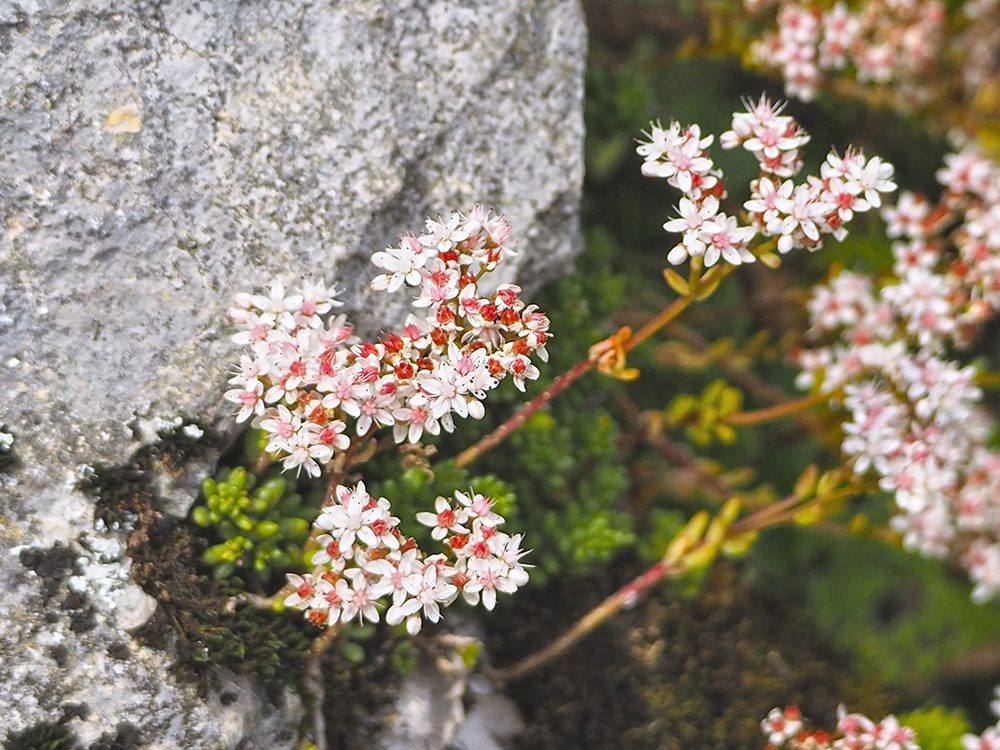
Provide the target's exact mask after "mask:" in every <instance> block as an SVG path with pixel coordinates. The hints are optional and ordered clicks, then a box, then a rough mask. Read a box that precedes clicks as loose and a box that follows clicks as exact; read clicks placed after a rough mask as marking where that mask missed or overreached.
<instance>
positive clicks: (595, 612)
mask: <svg viewBox="0 0 1000 750" xmlns="http://www.w3.org/2000/svg"><path fill="white" fill-rule="evenodd" d="M862 489H864V484H863V482H855V483H853V484H851V485H848V486H847V487H843V488H841V489H839V490H834V491H832V492H829V493H827V494H826V495H824V496H822V497H821V498H815V500H818V501H820V502H828V501H832V500H835V499H840V498H841V497H844V496H845V495H850V494H855V493H857V492H859V491H860V490H862ZM800 502H802V499H801V498H800V497H798V496H797V495H789V496H788V497H786V498H783V499H782V500H779V501H778V502H776V503H774V504H773V505H769V506H768V507H766V508H763V509H761V510H759V511H757V512H756V513H754V514H752V515H750V516H747V517H746V518H744V519H742V520H741V521H737V522H736V523H734V524H733V525H732V526H730V527H729V529H728V530H727V532H726V538H732V537H735V536H738V535H739V534H742V533H744V532H747V531H761V530H763V529H766V528H769V527H771V526H778V525H780V524H783V523H787V522H788V521H790V520H791V519H792V517H791V515H790V514H789V513H788V512H787V511H790V510H791V509H792V508H794V507H795V506H796V505H798V504H799V503H800ZM706 543H707V542H706V541H705V540H704V539H702V540H701V541H699V542H698V543H697V544H695V545H693V546H692V548H691V550H692V551H694V550H697V549H698V548H700V547H702V546H704V545H705V544H706ZM686 569H687V568H686V566H685V565H684V564H683V562H681V563H675V564H673V565H670V564H668V563H667V561H666V560H660V561H659V562H658V563H656V565H654V566H653V567H651V568H650V569H649V570H647V571H646V572H645V573H643V574H642V575H640V576H639V577H637V578H635V579H633V580H632V581H631V582H629V583H627V584H626V585H625V586H623V587H622V588H620V589H618V591H616V592H615V593H613V594H612V595H611V596H609V597H608V598H607V599H605V600H604V601H603V602H601V603H600V604H598V605H597V606H596V607H594V608H593V609H592V610H590V611H589V612H588V613H587V614H585V615H584V616H583V617H581V618H580V619H579V620H577V621H576V623H575V624H574V625H573V626H572V627H570V629H569V630H567V631H566V632H565V633H563V635H561V636H560V637H559V638H557V639H556V640H555V641H553V642H552V643H550V644H549V645H548V646H545V647H544V648H542V649H540V650H539V651H536V652H535V653H533V654H530V655H529V656H527V657H525V658H524V659H522V660H521V661H519V662H517V663H515V664H513V665H511V666H509V667H506V668H504V669H498V670H492V671H490V672H489V673H488V674H489V677H490V679H491V680H493V682H495V683H496V684H498V685H504V684H507V683H510V682H514V681H516V680H519V679H521V678H522V677H524V676H525V675H528V674H530V673H531V672H533V671H535V670H536V669H538V668H539V667H543V666H545V665H546V664H548V663H550V662H552V661H554V660H555V659H557V658H558V657H560V656H562V655H563V654H564V653H566V651H568V650H569V649H570V648H571V647H573V646H574V645H576V644H577V643H578V642H579V641H580V640H582V639H583V638H584V637H585V636H587V635H589V634H590V633H591V632H592V631H594V630H595V629H596V628H598V627H599V626H600V625H602V624H603V623H604V622H606V621H607V620H608V619H610V618H611V617H612V616H614V615H615V614H617V613H618V612H619V611H620V610H622V609H624V608H626V607H630V606H632V605H633V604H635V601H636V598H637V597H638V596H639V594H641V593H642V592H643V591H645V590H646V589H648V588H650V587H651V586H653V585H654V584H655V583H657V582H658V581H661V580H663V579H664V578H668V577H671V576H675V575H679V574H680V573H683V572H684V571H685V570H686Z"/></svg>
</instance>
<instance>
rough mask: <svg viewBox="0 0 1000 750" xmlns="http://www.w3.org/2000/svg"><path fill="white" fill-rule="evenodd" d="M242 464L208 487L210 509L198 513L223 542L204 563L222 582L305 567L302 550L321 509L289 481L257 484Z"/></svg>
mask: <svg viewBox="0 0 1000 750" xmlns="http://www.w3.org/2000/svg"><path fill="white" fill-rule="evenodd" d="M255 483H256V480H255V477H254V475H253V474H249V473H247V470H246V469H245V468H243V467H242V466H237V467H236V468H234V469H232V470H230V471H229V472H226V473H225V475H224V476H220V477H219V478H218V479H206V480H205V481H204V482H203V483H202V492H203V493H204V495H205V505H200V506H198V507H196V508H195V509H194V511H193V512H192V518H193V520H194V522H195V523H196V524H198V525H199V526H202V527H213V528H215V530H216V531H217V532H218V534H219V535H220V536H221V537H222V538H223V541H222V542H220V543H219V544H215V545H213V546H211V547H209V548H208V549H207V550H205V552H204V554H203V555H202V559H203V560H204V561H205V562H206V563H208V564H209V565H211V566H212V568H213V572H214V575H215V577H216V578H225V577H227V576H229V575H232V574H233V573H234V572H235V571H238V570H252V571H253V572H254V573H255V574H256V575H257V577H258V578H260V579H261V580H262V581H267V580H268V579H269V578H270V577H271V574H272V572H275V571H276V572H279V573H283V572H285V571H287V570H291V569H297V568H299V567H300V566H301V564H302V547H303V544H304V543H305V541H306V537H307V536H308V535H309V524H310V522H311V521H312V519H314V518H315V517H316V514H317V513H318V512H319V507H318V506H310V505H307V504H304V503H303V501H302V496H301V495H299V494H297V493H296V492H292V491H289V489H290V488H289V486H288V485H289V483H288V480H286V479H285V478H284V477H272V478H270V479H267V480H266V481H264V482H262V483H261V484H259V485H256V486H255Z"/></svg>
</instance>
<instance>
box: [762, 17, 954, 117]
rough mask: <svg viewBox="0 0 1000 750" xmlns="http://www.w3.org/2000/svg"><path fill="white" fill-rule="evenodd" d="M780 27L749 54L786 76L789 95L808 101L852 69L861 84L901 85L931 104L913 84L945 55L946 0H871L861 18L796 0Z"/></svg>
mask: <svg viewBox="0 0 1000 750" xmlns="http://www.w3.org/2000/svg"><path fill="white" fill-rule="evenodd" d="M752 5H753V6H758V5H759V3H758V2H757V0H754V1H753V3H752ZM751 9H754V8H751ZM777 20H778V30H777V31H776V32H772V33H768V34H765V35H764V36H763V37H762V38H761V39H759V40H758V41H756V42H754V44H753V45H752V46H751V54H752V56H753V58H754V60H755V61H756V62H757V63H758V64H760V65H763V66H765V67H769V68H777V69H779V70H780V71H781V76H782V78H783V79H784V81H785V91H786V93H787V94H788V95H789V96H793V97H796V98H798V99H802V100H803V101H810V100H812V98H813V97H814V96H816V91H817V89H818V88H820V87H821V86H822V85H823V84H824V82H825V81H824V77H825V75H826V74H829V73H832V72H834V71H843V70H845V69H847V68H848V67H850V68H852V69H853V70H854V72H855V74H856V76H857V80H858V81H859V82H860V83H875V84H888V83H895V84H896V85H898V86H902V87H903V88H904V89H905V90H906V91H907V93H909V94H910V95H911V96H919V97H921V98H926V96H925V94H926V93H929V92H924V91H922V90H921V89H920V88H919V87H918V86H916V85H915V82H916V81H917V80H918V79H919V77H920V76H921V75H923V74H924V73H926V72H927V70H928V68H930V67H931V66H932V65H933V64H934V62H935V60H936V59H937V58H938V57H939V55H940V53H941V50H942V47H943V42H944V35H943V29H944V27H945V21H946V20H947V12H946V8H945V5H944V3H942V2H940V0H866V1H865V2H863V3H861V7H860V8H859V9H858V10H857V11H852V10H848V8H847V6H846V5H845V4H844V3H842V2H838V3H837V4H836V5H834V6H833V7H832V8H829V9H820V8H817V7H814V6H812V5H807V4H805V3H802V2H799V0H791V1H790V2H784V3H782V4H781V7H780V9H779V11H778V19H777Z"/></svg>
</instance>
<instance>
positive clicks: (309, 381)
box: [226, 208, 549, 633]
mask: <svg viewBox="0 0 1000 750" xmlns="http://www.w3.org/2000/svg"><path fill="white" fill-rule="evenodd" d="M511 252H512V250H511V247H510V226H509V224H507V222H506V221H504V220H503V219H501V218H499V217H496V216H493V215H492V214H490V213H488V212H487V211H485V210H484V209H481V208H476V209H474V210H473V211H472V212H470V213H469V214H468V215H462V214H458V213H454V214H452V215H451V216H449V217H447V218H445V219H443V220H441V221H428V223H427V227H426V232H425V233H424V234H422V235H420V236H419V237H418V236H412V235H408V236H405V237H403V238H402V239H401V242H400V244H399V245H398V246H397V247H392V248H388V249H386V250H385V251H383V252H377V253H375V254H374V255H373V257H372V260H373V262H374V263H375V264H376V265H377V266H379V267H380V268H382V269H383V270H384V271H385V273H383V274H381V275H379V276H377V277H376V278H375V279H374V281H373V282H372V288H373V289H374V290H376V291H381V292H386V293H394V292H397V291H399V290H400V289H403V288H410V289H413V290H414V291H415V295H414V299H413V307H414V309H415V311H416V314H411V315H410V316H409V317H408V318H407V320H406V322H405V324H404V325H403V327H402V329H401V331H400V332H399V333H385V334H384V335H383V336H382V338H381V339H380V340H379V341H377V342H366V341H362V340H361V339H360V338H359V337H357V336H356V335H355V334H354V329H353V327H352V326H351V325H350V324H349V323H348V322H347V320H346V317H345V316H343V315H338V316H334V317H331V318H324V316H325V315H327V314H328V313H330V312H331V311H332V310H333V309H334V308H335V307H336V306H338V305H339V304H340V303H339V302H338V301H337V300H336V299H335V298H334V295H333V291H332V290H331V289H330V288H328V287H327V286H325V285H324V284H306V285H305V286H304V288H303V289H302V291H301V292H295V291H291V292H286V290H285V289H284V287H283V286H282V285H280V284H276V285H274V286H273V287H272V288H271V290H270V292H269V294H267V295H254V294H241V295H238V296H237V298H236V306H235V307H234V308H233V309H232V310H231V311H230V318H231V320H232V321H233V322H234V323H235V324H236V325H237V326H238V328H239V329H240V331H239V333H237V334H236V335H235V336H234V340H235V341H236V342H237V343H239V344H242V345H244V346H246V347H248V352H247V353H246V354H243V355H242V356H241V357H240V365H239V367H240V371H239V373H238V374H237V375H235V376H234V377H233V378H232V379H231V381H230V382H231V384H232V385H233V386H234V388H232V389H231V390H230V391H228V392H227V394H226V397H227V398H228V399H229V400H231V401H233V402H235V403H237V404H238V405H239V407H240V409H239V413H238V415H237V421H240V422H243V421H248V420H249V421H252V423H253V425H254V426H255V427H258V428H260V429H262V430H263V431H264V432H265V433H266V434H267V445H266V447H265V451H266V452H267V453H268V454H270V455H271V456H272V457H274V458H276V459H280V460H281V462H282V466H283V467H284V469H285V470H291V469H294V470H295V471H296V472H297V473H298V472H301V471H303V470H304V471H305V472H306V473H307V474H309V475H311V476H319V475H320V474H321V473H322V472H323V470H324V469H326V470H327V471H328V472H329V477H330V480H329V490H328V492H327V494H326V500H325V502H324V507H323V510H322V512H321V513H320V515H319V517H318V518H317V519H316V520H315V523H314V525H313V529H312V532H311V534H310V540H311V542H312V543H313V546H314V547H318V549H316V550H315V551H313V552H311V553H310V555H309V556H308V557H307V562H308V563H309V564H311V565H312V566H314V567H313V570H312V571H311V572H306V573H303V574H302V575H297V574H290V575H289V581H290V584H289V586H288V587H286V588H287V591H283V592H281V593H280V594H279V596H278V599H280V601H282V602H283V603H284V604H286V605H288V606H294V607H297V608H300V609H302V610H303V611H304V612H305V613H306V616H307V617H308V618H309V619H310V620H311V621H312V622H314V623H316V624H318V625H324V626H327V627H333V626H336V625H337V624H338V623H346V622H350V621H351V620H354V619H357V620H358V621H359V622H363V621H364V620H369V621H372V622H374V621H377V620H378V619H380V612H379V608H378V607H377V606H376V602H379V601H380V600H382V599H386V600H389V601H391V602H392V603H391V605H390V606H389V607H388V609H387V611H386V613H385V614H386V620H387V622H389V623H390V624H399V623H401V622H403V621H404V620H405V622H406V626H407V629H408V630H409V631H410V632H411V633H416V632H418V631H419V630H420V627H421V623H422V621H423V619H424V618H427V619H430V620H431V621H432V622H436V621H437V620H438V619H439V617H440V610H441V607H442V606H446V605H448V604H450V603H452V602H454V601H455V600H456V599H457V598H458V597H459V596H460V595H461V596H462V597H463V598H464V599H465V600H466V601H468V602H470V603H473V604H476V603H479V602H482V604H483V605H484V606H485V607H486V608H487V609H492V608H493V607H494V606H495V603H496V595H497V592H505V593H506V592H511V591H513V590H515V589H516V588H518V587H519V586H521V585H523V584H524V583H525V582H526V581H527V577H528V576H527V572H526V570H525V567H524V565H523V564H522V563H521V562H520V558H521V556H522V555H523V554H524V553H523V551H522V550H521V549H520V541H521V537H520V535H514V536H510V535H508V534H506V533H504V532H502V531H500V529H499V526H500V525H501V524H502V523H503V518H502V517H501V516H499V515H498V514H497V513H496V512H495V511H494V510H493V507H494V503H493V501H492V500H491V499H490V498H489V497H487V496H485V495H482V494H479V493H475V492H468V493H466V492H462V491H457V492H455V493H454V495H453V496H452V497H451V498H445V497H443V496H441V497H438V498H437V500H436V501H435V503H434V506H433V508H432V509H431V508H428V509H425V510H423V511H421V512H420V513H418V514H417V520H418V521H419V522H421V523H423V524H425V525H427V526H429V527H431V528H432V532H431V536H432V538H433V540H434V541H435V542H438V543H439V544H440V551H437V552H430V551H426V550H424V549H421V548H420V547H419V546H418V544H417V542H416V540H415V539H413V538H412V537H407V536H405V535H403V534H402V533H401V532H400V530H399V529H398V526H399V523H400V520H399V518H398V517H397V516H396V515H394V513H393V512H392V506H391V503H390V501H389V500H388V499H386V498H375V497H372V496H371V495H369V493H368V491H367V489H366V487H365V484H364V483H363V482H357V483H354V484H353V485H350V486H349V485H348V483H347V481H346V479H347V470H348V469H349V468H351V467H352V466H353V465H355V464H356V463H358V462H360V460H362V458H363V456H364V452H365V451H369V450H371V449H372V447H373V444H372V442H371V441H372V440H373V438H374V437H375V435H376V433H377V432H378V430H379V429H380V428H391V429H392V435H393V437H394V439H395V440H396V442H400V443H402V442H408V443H416V442H417V441H419V440H420V439H421V437H422V436H423V435H424V433H425V432H426V433H428V434H430V435H437V434H439V433H440V432H441V431H442V430H443V431H446V432H451V431H453V430H454V429H455V418H456V417H460V418H466V417H470V416H471V417H473V418H477V419H478V418H481V417H482V416H483V415H484V413H485V409H484V407H483V403H482V401H483V399H484V398H485V397H486V394H487V392H488V391H490V390H492V389H494V388H495V387H496V386H497V385H498V384H499V383H500V381H501V380H503V379H505V378H507V377H508V376H509V377H510V378H511V379H512V380H513V382H514V384H515V386H517V387H518V388H519V389H521V390H523V389H524V383H525V381H526V380H531V379H534V378H537V376H538V370H537V368H536V367H535V366H534V365H533V364H532V361H531V355H533V354H537V355H538V356H540V357H543V358H544V357H545V356H546V353H545V344H546V342H547V341H548V325H549V321H548V318H547V317H546V316H545V315H544V314H543V313H541V312H540V311H538V309H537V308H536V307H535V306H534V305H525V304H524V302H523V301H522V300H521V299H520V288H519V287H517V286H514V285H512V284H501V285H499V286H497V287H495V291H492V292H487V291H486V288H487V286H486V283H484V282H483V279H484V277H485V276H487V275H488V274H490V273H492V272H494V271H495V270H496V269H497V268H498V267H499V266H500V265H501V264H502V262H503V260H504V259H505V257H507V256H509V255H510V254H511ZM432 510H433V512H432Z"/></svg>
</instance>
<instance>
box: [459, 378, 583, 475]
mask: <svg viewBox="0 0 1000 750" xmlns="http://www.w3.org/2000/svg"><path fill="white" fill-rule="evenodd" d="M595 367H597V360H591V359H585V360H582V361H581V362H577V363H576V364H575V365H573V366H572V367H571V368H569V369H568V370H567V371H566V372H564V373H563V374H562V375H560V376H559V377H558V378H556V379H555V380H553V381H552V384H551V385H550V386H549V387H548V388H546V389H545V390H544V391H542V392H541V393H540V394H538V395H537V396H535V398H533V399H532V400H531V401H529V402H528V403H526V404H525V405H524V406H522V407H521V408H520V409H519V410H518V412H517V413H516V414H515V415H514V416H512V417H511V418H510V419H508V420H507V421H506V422H504V423H503V424H502V425H500V426H499V427H497V428H496V429H495V430H493V432H491V433H490V434H489V435H487V436H486V437H484V438H483V439H482V440H480V441H479V442H478V443H476V444H475V445H472V446H470V447H468V448H466V449H465V450H464V451H462V452H461V453H459V454H458V458H456V459H455V465H456V466H459V467H461V466H465V465H467V464H470V463H472V462H473V461H475V460H476V459H477V458H479V457H480V456H481V455H483V454H484V453H486V451H488V450H490V449H491V448H495V447H496V446H497V445H499V444H500V443H502V442H503V441H504V440H506V438H507V436H508V435H510V433H512V432H513V431H514V430H516V429H518V428H519V427H520V426H521V425H523V424H524V423H525V422H526V421H527V420H528V417H530V416H531V415H532V414H534V413H535V412H536V411H538V410H539V409H541V408H542V407H543V406H545V404H547V403H548V402H549V401H551V400H552V399H553V398H555V397H556V396H558V395H559V394H560V393H562V392H563V391H564V390H566V387H567V386H568V385H569V384H570V383H572V382H573V381H574V380H577V379H578V378H579V377H580V376H581V375H583V374H585V373H588V372H590V371H591V370H593V369H594V368H595Z"/></svg>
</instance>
